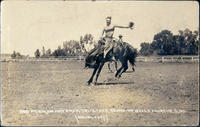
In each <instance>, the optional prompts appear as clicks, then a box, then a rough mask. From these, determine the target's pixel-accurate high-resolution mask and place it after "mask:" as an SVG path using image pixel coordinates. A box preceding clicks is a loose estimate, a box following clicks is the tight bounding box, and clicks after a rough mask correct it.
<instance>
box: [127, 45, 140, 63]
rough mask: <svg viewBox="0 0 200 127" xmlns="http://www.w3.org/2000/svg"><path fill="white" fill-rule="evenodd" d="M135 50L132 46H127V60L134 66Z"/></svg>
mask: <svg viewBox="0 0 200 127" xmlns="http://www.w3.org/2000/svg"><path fill="white" fill-rule="evenodd" d="M137 55H138V54H137V50H136V49H134V48H129V55H128V61H129V62H130V64H131V65H132V66H136V65H135V61H136V57H137Z"/></svg>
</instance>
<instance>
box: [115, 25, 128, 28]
mask: <svg viewBox="0 0 200 127" xmlns="http://www.w3.org/2000/svg"><path fill="white" fill-rule="evenodd" d="M114 28H130V27H129V26H118V25H115V26H114Z"/></svg>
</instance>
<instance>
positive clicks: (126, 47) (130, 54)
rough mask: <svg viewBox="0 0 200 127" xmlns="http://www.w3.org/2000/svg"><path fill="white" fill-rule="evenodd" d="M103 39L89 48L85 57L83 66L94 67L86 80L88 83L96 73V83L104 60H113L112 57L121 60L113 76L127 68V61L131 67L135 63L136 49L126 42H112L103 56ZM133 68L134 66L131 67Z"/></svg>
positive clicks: (118, 75) (119, 74)
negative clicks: (95, 45) (91, 48)
mask: <svg viewBox="0 0 200 127" xmlns="http://www.w3.org/2000/svg"><path fill="white" fill-rule="evenodd" d="M103 43H104V42H103V41H102V40H100V41H99V45H98V46H97V47H96V48H94V49H93V50H91V51H90V52H89V53H88V55H87V56H86V58H85V67H89V68H94V71H93V73H92V76H91V77H90V79H89V81H88V85H90V84H91V83H92V81H93V78H94V76H95V74H96V72H97V74H96V78H95V84H96V83H97V80H98V77H99V75H100V72H101V70H102V68H103V66H104V64H105V63H106V62H109V61H113V59H112V58H113V57H114V58H115V59H116V60H119V61H120V62H121V67H120V68H119V69H118V70H117V71H116V73H115V77H117V78H120V77H121V75H122V73H124V72H125V71H126V70H127V69H128V61H129V62H130V63H131V65H132V67H134V65H135V58H136V57H137V50H136V49H135V48H133V47H132V46H131V45H130V44H128V43H126V42H113V45H112V49H111V50H110V51H109V52H108V54H107V56H106V58H104V57H103V49H104V45H103ZM133 69H134V68H133Z"/></svg>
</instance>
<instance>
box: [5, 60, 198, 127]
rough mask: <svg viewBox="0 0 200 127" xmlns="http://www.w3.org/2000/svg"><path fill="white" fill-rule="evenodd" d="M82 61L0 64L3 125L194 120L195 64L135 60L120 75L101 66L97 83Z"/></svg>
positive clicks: (186, 122)
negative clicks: (92, 83) (91, 78)
mask: <svg viewBox="0 0 200 127" xmlns="http://www.w3.org/2000/svg"><path fill="white" fill-rule="evenodd" d="M83 67H84V62H83V61H82V62H81V61H65V62H61V61H60V62H15V63H2V64H1V72H2V73H1V77H2V79H1V80H2V117H3V119H2V124H3V125H8V126H12V125H18V126H20V125H24V126H27V125H32V126H34V125H40V126H41V125H57V126H71V125H75V126H80V125H104V126H108V125H112V126H119V125H121V126H128V125H129V126H131V125H132V126H133V125H134V126H144V125H146V126H147V125H152V126H158V125H159V126H172V125H173V126H175V125H179V126H181V125H185V126H186V125H187V126H192V125H197V124H198V119H199V118H198V112H199V110H198V105H199V104H198V100H199V98H198V96H199V95H198V94H199V93H198V91H199V89H198V88H199V87H198V64H195V63H149V62H147V63H144V62H137V63H136V67H135V70H136V71H135V72H134V73H133V72H131V68H129V70H128V71H127V73H124V74H123V75H122V77H121V78H120V79H116V78H114V73H109V72H108V69H107V64H106V65H105V66H104V68H103V70H102V73H101V75H100V78H99V80H98V85H97V86H87V81H88V79H89V77H90V75H91V74H92V69H83Z"/></svg>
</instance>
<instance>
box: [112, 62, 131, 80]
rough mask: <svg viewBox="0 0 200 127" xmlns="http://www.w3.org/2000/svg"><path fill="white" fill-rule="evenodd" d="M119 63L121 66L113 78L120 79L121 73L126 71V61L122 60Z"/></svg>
mask: <svg viewBox="0 0 200 127" xmlns="http://www.w3.org/2000/svg"><path fill="white" fill-rule="evenodd" d="M121 63H122V66H121V67H120V69H119V70H117V72H116V74H115V77H121V75H122V73H123V72H125V71H126V70H127V69H128V63H127V60H122V61H121Z"/></svg>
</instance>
